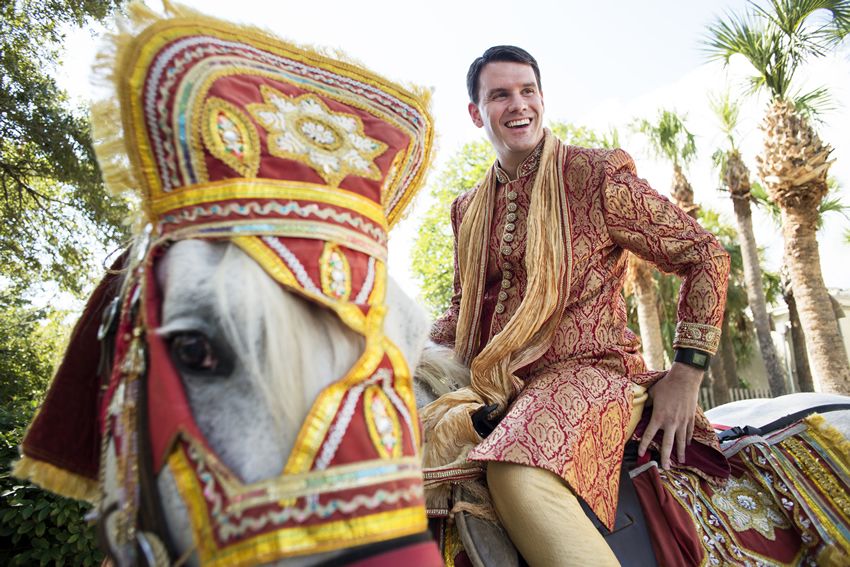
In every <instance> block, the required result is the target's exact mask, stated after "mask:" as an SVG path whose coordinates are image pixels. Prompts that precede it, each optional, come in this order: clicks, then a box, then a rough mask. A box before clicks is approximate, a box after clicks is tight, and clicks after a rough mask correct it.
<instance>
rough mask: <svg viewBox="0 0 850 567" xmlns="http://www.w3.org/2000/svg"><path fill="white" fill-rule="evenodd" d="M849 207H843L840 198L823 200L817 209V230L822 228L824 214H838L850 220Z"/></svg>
mask: <svg viewBox="0 0 850 567" xmlns="http://www.w3.org/2000/svg"><path fill="white" fill-rule="evenodd" d="M848 212H850V205H845V204H844V203H842V202H841V197H831V198H826V199H824V200H823V201H822V202H821V204H820V206H819V207H818V230H820V229H822V228H823V224H824V215H825V214H826V213H838V214H840V215H841V216H843V217H844V218H845V219H850V215H848Z"/></svg>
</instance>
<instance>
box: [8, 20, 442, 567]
mask: <svg viewBox="0 0 850 567" xmlns="http://www.w3.org/2000/svg"><path fill="white" fill-rule="evenodd" d="M166 9H167V10H168V11H169V16H171V17H169V18H165V19H163V18H160V17H158V16H157V15H155V14H152V13H151V12H149V11H148V10H147V9H146V8H144V7H142V6H139V5H134V6H131V8H130V10H131V13H132V14H133V16H134V19H133V26H134V29H133V30H124V31H122V33H120V34H117V35H116V36H114V37H113V38H112V41H111V43H110V48H111V50H112V51H110V53H108V54H107V55H105V56H102V57H101V65H100V68H101V69H102V70H104V71H105V74H108V75H110V78H111V81H112V84H113V85H114V90H115V93H116V96H115V98H113V99H111V100H109V101H107V102H104V103H101V104H100V105H98V106H96V107H95V109H94V112H93V119H94V128H93V131H94V134H95V137H96V139H97V143H98V145H97V147H96V150H97V152H98V158H99V161H100V164H101V168H102V170H103V176H104V181H105V183H106V185H107V187H108V188H109V189H110V190H111V191H113V192H120V191H126V190H130V191H134V192H135V193H136V194H137V195H138V197H139V199H140V201H141V205H142V217H143V219H142V222H141V223H140V224H141V225H143V226H145V227H146V228H145V229H144V230H143V231H142V234H141V236H140V238H139V242H138V243H137V245H136V249H135V250H134V251H133V253H132V255H131V257H130V260H129V266H130V267H129V272H128V276H127V278H128V279H127V280H126V282H125V284H124V287H123V292H122V294H121V301H120V305H121V310H120V315H119V317H120V321H119V324H118V330H117V334H116V339H115V340H116V349H115V357H114V364H113V367H112V369H111V371H110V372H107V374H108V376H107V377H106V379H105V380H104V379H99V378H98V377H97V371H96V369H95V367H94V365H93V363H92V362H91V361H89V360H84V359H85V358H86V357H89V358H90V357H91V356H92V355H91V352H92V350H91V349H92V348H99V347H98V344H97V342H96V341H95V340H94V338H93V334H94V329H95V328H96V323H97V322H99V319H100V314H101V313H102V311H103V307H104V306H105V305H106V304H107V303H108V298H109V294H110V291H109V285H108V284H104V285H102V286H101V287H99V288H98V290H97V291H96V292H95V295H94V296H93V298H92V300H90V303H89V306H88V307H87V310H86V313H85V314H84V316H83V319H82V320H81V322H80V323H79V324H78V326H77V328H76V329H75V332H74V336H73V337H72V342H71V346H70V348H69V354H68V355H67V356H66V359H65V361H64V363H63V365H62V367H61V368H60V370H59V372H58V374H57V377H56V379H55V380H54V383H53V386H52V387H51V391H50V392H49V394H48V398H47V400H46V402H45V404H44V407H43V409H42V411H41V412H40V413H39V415H38V416H37V418H36V420H35V421H34V422H33V425H32V426H31V428H30V430H29V432H28V435H27V437H26V439H25V441H24V443H23V454H24V458H23V460H22V461H21V462H20V463H19V465H18V468H17V469H16V473H17V474H18V475H26V476H29V477H30V478H32V479H34V480H35V481H36V482H39V483H41V484H43V485H44V486H46V487H47V488H50V489H52V490H56V491H57V492H60V493H64V494H66V495H71V496H75V497H86V498H88V499H92V500H93V499H96V498H97V493H98V489H97V469H98V463H99V459H100V458H101V455H100V452H101V451H100V449H99V447H100V445H99V441H98V439H99V438H102V437H104V436H110V437H111V438H113V439H114V440H115V443H116V447H117V450H118V453H119V464H118V469H119V471H118V476H119V479H120V480H121V482H122V484H123V488H124V489H125V492H126V494H124V497H123V498H124V500H123V501H122V502H120V506H119V508H120V510H119V512H120V513H122V514H124V516H123V523H122V522H118V524H119V525H121V526H124V527H123V528H121V529H122V530H123V532H122V533H120V534H117V539H118V540H119V543H123V544H125V546H126V550H127V553H128V554H131V553H132V551H131V548H134V547H135V544H136V542H135V533H134V530H135V529H136V528H135V525H136V510H137V509H138V494H139V493H138V475H137V474H136V473H135V472H134V471H136V470H137V469H138V466H139V463H140V462H141V459H143V458H145V456H143V455H137V454H136V452H135V447H136V446H137V436H138V431H137V429H138V422H137V419H136V414H137V413H145V412H146V413H145V415H144V416H143V418H144V421H146V422H147V423H148V424H149V428H150V434H149V439H150V448H151V455H149V456H148V457H149V458H150V459H151V462H152V469H153V471H154V472H157V471H158V470H159V469H160V468H161V467H162V466H163V465H164V464H165V463H168V465H169V466H170V467H171V470H172V473H173V474H174V477H175V480H176V481H177V484H178V488H179V490H180V492H181V494H182V496H183V498H184V500H185V501H186V504H187V507H188V509H189V513H190V518H191V522H192V530H193V532H194V536H195V542H196V545H197V546H198V550H199V553H200V557H201V562H202V564H204V565H225V564H227V565H237V564H247V563H253V562H257V561H271V560H274V559H277V558H281V557H287V556H291V555H297V554H302V553H315V552H319V551H326V550H332V549H338V548H341V547H350V546H355V545H362V544H366V543H371V542H375V541H382V540H385V539H389V538H393V537H399V536H404V535H409V534H414V533H419V532H422V531H423V530H424V529H425V527H426V519H425V513H424V500H423V496H422V480H421V471H420V465H419V456H418V447H419V444H420V438H419V425H418V418H417V416H416V408H415V402H414V399H413V393H412V385H411V378H410V372H409V370H408V368H407V366H406V363H405V361H404V359H403V357H402V356H401V354H400V352H399V350H398V349H397V348H396V347H395V346H394V345H392V343H391V342H390V341H389V340H387V338H386V337H385V336H384V333H383V318H384V315H385V313H386V307H385V305H384V295H385V289H386V288H385V284H386V266H385V262H386V258H387V236H388V235H387V233H388V231H389V229H390V228H391V227H392V226H393V225H394V224H395V223H396V222H397V221H398V220H399V219H400V218H401V216H402V214H403V212H404V210H405V207H406V206H407V205H408V204H409V203H410V201H411V199H412V197H413V195H414V194H415V193H416V191H417V190H418V189H419V187H420V186H421V185H422V183H423V181H424V178H425V173H426V171H427V169H428V165H429V160H430V157H431V150H432V145H433V129H432V123H431V118H430V116H429V114H428V109H427V105H428V98H429V97H428V92H427V91H425V90H415V89H405V88H402V87H400V86H398V85H396V84H394V83H391V82H389V81H387V80H385V79H382V78H380V77H378V76H376V75H374V74H372V73H370V72H369V71H367V70H366V69H364V68H363V67H362V66H360V65H358V64H355V63H349V62H344V61H340V60H338V59H332V58H330V57H327V56H325V55H323V54H322V53H319V52H318V51H316V50H312V49H305V48H302V47H298V46H295V45H292V44H290V43H286V42H284V41H281V40H280V39H277V38H275V37H272V36H271V35H269V34H267V33H265V32H262V31H259V30H256V29H252V28H245V27H238V26H233V25H231V24H228V23H225V22H222V21H218V20H214V19H211V18H207V17H204V16H202V15H200V14H197V13H194V12H190V11H188V10H186V9H183V8H180V7H175V6H170V5H166ZM412 91H413V92H412ZM184 239H207V240H229V241H231V242H233V243H235V244H236V245H238V246H239V247H240V248H242V249H243V250H244V251H245V252H246V253H247V254H248V255H250V256H251V257H252V258H254V259H255V260H256V261H257V262H258V263H259V264H260V265H261V266H262V267H263V268H264V269H265V270H266V272H267V273H268V274H269V275H270V276H272V277H273V278H274V279H276V280H277V281H278V282H279V283H280V284H281V285H283V286H285V287H286V288H287V289H289V290H291V291H294V292H296V293H298V294H300V295H302V296H304V297H306V298H307V299H309V300H311V301H314V302H317V303H319V304H321V305H322V306H324V307H326V308H328V309H331V310H333V311H334V312H336V313H337V314H338V315H339V317H340V319H341V320H342V321H343V322H344V323H345V324H346V325H348V326H349V327H351V328H352V329H353V330H355V331H356V332H358V333H360V334H362V335H364V336H365V338H366V345H367V347H366V352H365V353H364V354H363V356H362V358H361V359H360V361H359V362H358V363H357V364H356V365H355V367H354V368H352V370H351V371H350V372H349V373H348V374H347V375H346V376H344V377H341V378H340V380H339V381H338V382H336V383H334V384H332V385H331V386H330V387H328V388H327V389H326V390H325V391H323V392H322V393H321V394H320V396H319V398H318V399H317V401H316V403H315V405H314V406H313V408H312V410H311V412H310V414H309V416H308V418H307V421H306V422H305V424H304V425H303V427H302V430H301V432H300V434H299V436H298V441H297V444H296V447H295V449H294V450H293V452H292V454H291V456H290V458H289V461H288V463H287V465H286V468H285V470H284V474H283V476H282V477H280V478H279V479H273V481H265V482H264V483H259V484H258V485H247V486H246V485H242V484H241V483H240V481H239V479H238V478H236V476H235V475H233V474H232V473H231V472H229V470H228V469H227V467H226V466H224V465H223V464H222V463H221V462H220V461H219V460H218V458H217V457H216V455H215V454H214V452H213V451H212V450H210V449H209V447H208V445H207V443H206V441H205V439H204V437H203V435H202V434H201V433H200V431H199V430H198V428H197V426H196V424H195V422H194V419H193V417H192V415H191V414H190V413H189V412H188V410H187V408H188V404H187V403H186V399H185V393H184V392H183V389H182V385H181V383H180V382H179V375H178V374H177V372H176V370H175V368H174V366H173V364H172V363H171V361H170V357H169V353H168V347H167V345H165V344H164V342H163V340H162V338H161V337H159V336H158V335H157V334H156V333H155V332H153V331H154V330H155V329H156V328H157V327H158V325H159V317H160V314H159V309H160V294H159V291H158V290H157V289H156V282H155V280H154V278H153V275H152V274H153V269H152V268H153V265H154V262H155V261H156V259H157V258H158V257H159V256H160V255H161V251H162V250H163V249H164V246H165V245H167V244H168V243H170V242H174V241H178V240H184ZM113 287H114V286H113ZM113 293H114V292H113ZM81 347H82V348H83V349H88V352H86V353H84V354H77V353H76V349H80V348H81ZM95 358H96V357H95ZM146 361H147V362H146ZM140 377H143V378H144V380H139V378H140ZM140 384H142V387H141V388H140V386H139V385H140ZM101 389H103V391H104V392H105V393H104V394H100V392H101ZM144 400H155V401H156V403H153V402H151V403H147V404H145V403H144ZM69 402H71V403H73V405H74V408H73V410H69V409H68V408H67V404H68V403H69ZM137 409H141V410H142V411H141V412H137ZM69 411H73V412H74V413H75V415H73V416H70V415H69ZM70 420H74V423H75V424H78V425H79V428H80V429H75V430H73V432H72V433H71V432H69V430H68V426H69V423H70ZM387 423H389V424H391V425H392V428H391V429H392V431H390V430H389V429H388V428H387V427H386V424H387ZM70 438H73V439H70ZM124 509H126V513H125V512H124V511H123V510H124ZM249 520H250V521H249ZM128 557H129V556H128ZM120 560H121V558H120V557H119V561H120ZM121 562H122V563H123V561H121Z"/></svg>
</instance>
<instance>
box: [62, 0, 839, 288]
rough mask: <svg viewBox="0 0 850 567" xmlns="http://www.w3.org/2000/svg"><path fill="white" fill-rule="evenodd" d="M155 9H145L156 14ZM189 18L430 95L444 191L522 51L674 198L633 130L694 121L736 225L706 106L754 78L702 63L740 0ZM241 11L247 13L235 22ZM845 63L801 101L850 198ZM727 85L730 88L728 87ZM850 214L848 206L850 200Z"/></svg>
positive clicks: (557, 103)
mask: <svg viewBox="0 0 850 567" xmlns="http://www.w3.org/2000/svg"><path fill="white" fill-rule="evenodd" d="M159 1H160V0H148V2H147V3H148V5H149V6H150V7H151V8H153V9H154V10H160V9H161V5H160V4H159ZM186 4H187V5H189V6H191V7H193V8H195V9H197V10H200V11H203V12H205V13H207V14H209V15H212V16H216V17H219V18H222V19H227V20H230V21H233V22H236V23H249V24H254V25H259V26H261V27H264V28H267V29H270V30H271V31H272V32H274V33H275V34H277V35H279V36H282V37H284V38H286V39H289V40H292V41H296V42H299V43H304V44H313V45H321V46H329V47H335V48H339V49H341V50H343V51H345V52H346V53H347V54H348V55H350V56H353V57H355V58H357V59H359V60H360V61H362V62H363V63H364V64H365V65H367V66H368V67H369V68H370V69H371V70H372V71H374V72H377V73H379V74H381V75H383V76H385V77H387V78H389V79H392V80H395V81H399V82H409V83H417V84H420V85H423V86H427V87H432V88H433V89H434V96H433V114H434V122H435V126H436V129H437V133H438V136H439V142H438V143H439V147H438V150H437V155H436V166H437V167H436V169H435V173H433V174H432V175H431V179H432V180H434V179H436V177H437V175H436V173H437V172H439V170H440V168H441V166H443V165H444V164H445V163H446V162H447V161H448V159H449V158H450V157H451V155H452V154H453V153H454V152H456V151H458V150H459V149H460V148H461V147H462V146H463V145H464V144H465V143H468V142H470V141H473V140H476V139H479V138H481V137H482V136H483V135H484V133H483V130H479V129H478V128H476V127H475V126H474V125H473V124H472V122H471V120H470V118H469V115H468V112H467V104H468V98H467V94H466V87H465V77H466V71H467V69H468V67H469V64H470V63H471V62H472V61H473V59H475V58H476V57H478V56H479V55H481V54H482V53H483V52H484V50H485V49H487V48H488V47H490V46H492V45H499V44H513V45H518V46H520V47H523V48H524V49H526V50H528V51H529V52H530V53H531V54H532V55H534V56H535V58H536V59H537V60H538V62H539V65H540V69H541V74H542V77H541V82H542V92H543V97H544V102H545V107H546V114H545V118H546V119H551V120H559V121H566V122H573V123H575V124H577V125H586V126H591V127H594V128H598V129H600V130H607V129H608V127H610V126H615V127H618V129H619V130H620V132H621V138H620V143H621V145H622V146H623V148H624V149H626V150H627V151H628V152H629V153H631V154H632V156H633V157H634V158H635V161H636V164H637V170H638V174H639V175H640V176H641V177H644V178H646V179H647V180H648V181H649V182H650V184H651V185H652V186H653V187H654V188H655V189H657V190H658V191H660V192H661V193H663V194H666V195H669V188H670V184H671V179H672V168H671V166H670V165H669V164H665V163H659V162H656V161H655V160H653V159H652V158H651V157H649V156H647V155H646V153H645V146H646V144H645V139H643V138H642V136H641V135H626V128H625V126H626V124H628V123H629V122H630V121H631V120H633V119H634V118H636V117H640V118H644V117H645V118H650V119H651V118H653V117H654V116H655V115H656V113H657V111H658V109H659V108H661V107H664V108H669V109H675V110H676V111H678V112H679V113H686V114H687V126H688V128H689V129H690V131H691V132H693V133H694V134H695V135H696V136H697V149H698V159H697V161H696V162H695V163H694V164H693V165H691V166H690V168H689V169H688V170H687V171H686V174H687V175H688V178H689V180H690V182H691V185H692V186H693V188H694V192H695V200H696V202H698V203H701V204H702V205H703V206H707V207H710V208H712V209H715V210H718V211H720V212H721V213H723V214H725V215H726V217H727V219H728V220H729V222H731V223H733V224H734V216H733V213H732V201H731V199H729V197H728V194H725V193H722V192H720V191H718V190H717V187H718V186H719V185H720V183H719V179H718V176H717V174H716V173H715V172H714V171H712V169H711V159H710V157H711V154H712V153H713V152H714V150H715V149H716V148H717V147H719V145H720V144H722V143H723V137H722V135H721V133H720V131H719V129H718V127H717V126H716V122H715V121H714V119H713V117H712V114H711V111H710V108H709V104H708V97H707V93H708V92H710V91H712V90H715V91H717V90H721V89H726V88H731V90H732V92H733V93H736V92H739V91H740V90H741V89H740V85H741V80H742V77H744V76H746V74H747V73H748V72H749V71H750V70H751V68H750V67H749V63H747V62H746V60H744V59H743V58H740V60H739V59H738V58H733V60H732V62H731V64H730V66H729V68H728V69H723V68H722V66H721V65H720V64H719V63H710V62H708V60H707V56H706V53H705V52H704V51H703V50H702V45H701V43H700V42H701V40H702V39H704V38H705V34H706V29H707V26H708V25H709V24H711V23H712V22H714V21H715V20H716V18H717V17H718V16H722V15H723V14H725V13H726V12H728V11H740V10H742V9H743V7H744V6H746V2H745V1H744V0H729V1H725V0H719V1H712V2H706V1H705V0H670V1H662V0H657V1H656V0H642V1H640V2H635V1H633V0H609V1H608V2H575V1H572V0H567V1H564V0H562V1H559V2H523V3H519V2H515V1H514V2H507V1H501V0H493V1H490V2H486V3H485V2H466V1H463V0H454V1H446V0H437V1H433V2H415V3H413V2H403V1H399V0H395V1H372V0H367V1H362V0H361V1H356V2H352V1H341V0H323V1H313V2H274V3H272V2H267V1H261V0H240V1H239V2H238V3H234V2H224V1H221V0H206V1H204V2H201V1H198V0H192V1H189V2H186ZM234 6H238V9H234ZM97 32H98V30H97V29H94V30H82V31H70V32H69V33H68V40H67V44H66V45H67V53H66V55H65V64H64V65H63V66H62V67H61V68H60V69H58V70H57V77H58V80H59V82H60V85H61V86H63V87H64V88H66V89H68V91H69V92H70V93H71V95H72V97H74V98H78V99H91V98H93V97H94V96H96V93H95V92H94V91H93V90H92V89H91V87H89V84H88V80H87V77H88V75H89V67H90V65H91V62H92V61H93V59H94V55H95V53H96V45H97V40H96V38H94V37H93V35H96V34H97ZM848 70H850V50H848V49H845V50H844V51H843V52H841V53H839V54H837V55H835V56H830V57H828V58H824V59H820V60H815V61H814V62H813V63H812V64H811V65H810V66H809V67H807V68H806V70H805V71H806V72H805V74H801V76H800V85H801V87H803V88H804V89H806V90H811V89H813V88H816V87H820V86H827V87H829V89H830V91H831V93H832V96H833V98H834V102H835V105H836V106H838V109H837V110H835V111H832V112H830V113H828V114H826V115H824V117H823V124H820V125H818V126H817V132H818V133H819V135H820V137H821V139H822V140H823V141H824V142H826V143H829V144H831V145H832V146H833V148H834V152H833V154H832V157H834V158H836V159H837V161H836V163H835V164H834V165H833V167H832V169H831V174H832V175H834V176H835V177H836V178H837V179H838V180H839V181H841V182H843V183H844V184H845V185H847V188H846V189H844V190H843V191H842V194H844V195H847V194H848V193H850V113H848V112H850V107H848V105H850V73H848ZM727 85H728V86H727ZM765 108H766V101H765V100H755V99H749V100H746V101H745V103H744V105H743V109H742V119H741V123H742V127H741V132H742V136H741V138H740V143H741V149H742V154H743V156H744V160H745V163H747V165H748V166H749V168H750V169H751V171H753V172H754V177H753V178H754V179H755V167H756V162H755V156H756V155H757V154H758V153H760V152H761V148H762V137H761V132H760V131H759V130H758V129H757V128H758V125H759V123H760V122H761V119H762V117H763V115H764V111H765ZM429 190H430V188H429V186H426V187H425V188H423V189H422V192H421V193H420V197H419V198H418V199H417V202H416V208H415V209H414V210H413V211H411V214H410V215H408V217H407V219H406V220H405V221H403V222H402V223H400V224H399V225H398V226H397V227H396V228H395V229H394V230H393V232H392V233H391V236H390V245H389V246H390V257H389V263H388V264H389V270H390V274H391V275H392V276H393V277H394V278H395V279H396V280H397V281H398V282H399V283H400V284H401V286H402V288H403V289H405V290H406V291H407V292H408V293H409V294H411V295H412V296H414V297H415V296H417V295H418V292H419V287H418V284H417V282H416V281H415V280H414V279H413V278H412V276H411V273H410V249H411V246H412V242H413V239H414V238H415V236H416V233H417V231H418V229H419V225H420V224H421V218H422V215H423V214H424V212H425V211H426V210H427V208H428V206H429V204H430V203H431V200H430V198H429V195H428V193H429ZM845 200H848V201H849V202H850V199H847V198H846V197H845ZM754 225H755V232H756V241H757V243H758V244H759V246H760V247H763V248H764V249H765V257H766V259H767V267H768V269H770V270H773V271H776V270H778V267H779V264H780V262H781V257H782V247H783V244H782V237H781V233H780V231H779V229H778V228H777V227H776V226H775V225H774V224H773V223H772V221H770V220H769V219H768V218H767V216H766V215H765V214H764V213H763V212H760V211H756V212H755V213H754ZM848 227H850V221H848V220H847V219H845V218H843V217H842V216H841V215H838V214H832V215H831V216H830V217H827V219H826V226H825V228H824V230H822V231H821V232H820V233H819V236H818V239H819V243H820V254H821V265H822V269H823V275H824V280H825V282H826V285H827V287H830V288H850V269H848V268H847V267H846V266H845V265H844V264H843V262H842V261H840V258H842V257H846V256H848V255H850V246H848V245H845V244H842V243H841V235H842V233H843V231H844V230H846V229H847V228H848Z"/></svg>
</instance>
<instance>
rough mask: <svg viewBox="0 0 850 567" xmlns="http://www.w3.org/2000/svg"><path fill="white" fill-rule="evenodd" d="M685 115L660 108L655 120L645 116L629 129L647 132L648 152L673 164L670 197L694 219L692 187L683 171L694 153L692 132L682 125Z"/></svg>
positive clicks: (695, 209) (697, 207) (695, 213)
mask: <svg viewBox="0 0 850 567" xmlns="http://www.w3.org/2000/svg"><path fill="white" fill-rule="evenodd" d="M686 118H687V115H685V116H682V117H680V116H679V115H678V114H676V111H675V110H666V109H661V110H659V111H658V119H657V121H656V122H650V121H649V120H646V119H645V118H642V119H639V120H634V121H633V122H632V123H631V124H630V125H629V128H630V129H631V130H632V131H633V132H640V133H642V134H646V136H647V137H648V139H649V147H650V148H651V153H652V154H653V157H655V158H656V159H664V160H667V161H669V162H670V163H672V164H673V186H672V187H671V189H670V196H671V197H672V198H673V202H675V203H676V204H677V205H679V206H680V207H681V208H682V210H684V211H685V212H686V213H687V214H689V215H690V216H692V217H693V218H697V213H698V212H699V205H697V204H695V203H694V190H693V189H692V188H691V184H690V183H688V179H687V178H686V177H685V175H684V173H682V168H683V167H687V165H688V164H690V163H691V161H693V159H694V157H695V156H696V153H697V146H696V142H695V140H694V135H693V134H691V133H690V132H689V131H688V129H687V128H686V127H685V120H686Z"/></svg>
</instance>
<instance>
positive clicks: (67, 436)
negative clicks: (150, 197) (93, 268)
mask: <svg viewBox="0 0 850 567" xmlns="http://www.w3.org/2000/svg"><path fill="white" fill-rule="evenodd" d="M127 254H128V253H127V252H124V253H123V254H121V256H120V257H119V258H118V260H116V261H115V263H114V264H113V265H112V269H113V270H117V269H119V268H120V267H121V266H123V265H124V262H125V261H126V259H127ZM120 279H121V278H120V276H119V275H118V274H107V275H106V276H105V277H104V278H103V279H102V280H101V282H100V284H98V286H97V288H96V289H95V290H94V293H93V294H92V296H91V297H90V298H89V301H88V303H87V304H86V307H85V309H84V310H83V314H82V316H81V317H80V320H79V321H77V325H76V326H75V327H74V331H73V333H72V334H71V340H70V342H69V343H68V349H67V350H66V353H65V358H64V359H63V360H62V364H61V365H60V366H59V370H58V371H57V372H56V376H55V377H54V378H53V381H52V382H51V384H50V389H49V390H48V392H47V398H46V399H45V400H44V403H43V404H42V405H41V408H40V409H39V412H38V414H37V415H36V417H35V419H33V422H32V424H31V425H30V427H29V430H28V431H27V434H26V437H24V441H23V443H22V448H23V454H24V455H25V456H27V457H33V458H35V459H38V460H39V461H43V462H45V463H48V464H51V465H53V466H55V467H58V468H60V469H64V470H67V471H69V472H71V473H74V474H77V475H80V476H83V477H86V478H90V479H92V480H97V476H98V467H99V463H100V432H99V431H98V414H99V410H100V401H99V400H100V383H101V380H100V377H98V375H97V365H98V362H99V360H100V341H98V340H97V329H98V327H99V326H100V323H101V320H102V319H103V312H104V310H105V309H106V307H107V306H108V305H109V303H110V301H111V300H112V298H113V297H114V296H115V295H117V294H118V292H119V290H120Z"/></svg>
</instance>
